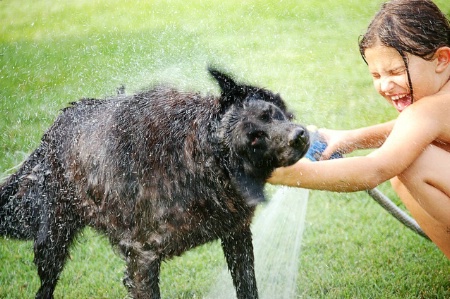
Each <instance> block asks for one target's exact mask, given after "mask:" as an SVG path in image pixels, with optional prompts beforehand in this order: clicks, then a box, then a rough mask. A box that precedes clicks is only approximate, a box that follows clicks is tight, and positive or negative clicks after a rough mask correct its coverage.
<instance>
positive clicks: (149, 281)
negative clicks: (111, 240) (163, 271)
mask: <svg viewBox="0 0 450 299" xmlns="http://www.w3.org/2000/svg"><path fill="white" fill-rule="evenodd" d="M120 245H121V246H120V247H121V249H122V251H123V252H124V253H125V255H126V261H127V271H126V274H127V277H126V278H125V279H124V283H125V285H126V286H127V287H128V291H129V293H130V295H131V297H132V298H135V299H159V298H160V297H161V295H160V291H159V274H160V268H161V259H160V258H159V257H158V256H157V255H156V254H155V253H154V251H152V250H145V249H144V248H143V247H142V246H141V245H139V244H138V243H134V244H133V245H132V246H130V244H127V245H128V246H124V243H121V244H120ZM125 247H126V248H125Z"/></svg>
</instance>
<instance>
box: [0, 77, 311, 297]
mask: <svg viewBox="0 0 450 299" xmlns="http://www.w3.org/2000/svg"><path fill="white" fill-rule="evenodd" d="M210 73H211V74H212V76H213V77H214V78H215V79H216V80H217V81H218V83H219V85H220V87H221V90H222V94H221V96H220V97H213V96H201V95H200V94H196V93H187V92H179V91H176V90H173V89H169V88H162V87H161V88H155V89H153V90H150V91H147V92H143V93H139V94H136V95H133V96H125V95H118V96H117V97H116V98H111V99H105V100H96V99H84V100H81V101H80V102H77V103H72V106H70V107H68V108H66V109H64V110H63V112H62V113H61V115H60V116H59V117H58V118H57V119H56V121H55V123H54V124H53V125H52V127H51V128H50V129H49V130H48V131H47V132H46V133H45V134H44V136H43V138H42V142H41V144H40V146H39V148H38V149H36V150H35V151H34V152H33V153H32V154H31V155H30V157H29V158H28V159H27V160H26V161H25V162H24V163H23V165H22V166H21V168H20V169H19V170H18V171H17V172H16V173H15V174H13V175H11V176H10V177H9V178H8V179H7V180H6V182H4V183H3V184H2V185H1V186H0V234H2V235H7V236H10V237H15V238H21V239H30V240H34V254H35V256H34V262H35V264H36V266H37V270H38V273H39V277H40V279H41V287H40V289H39V291H38V292H37V295H36V298H51V297H52V296H53V291H54V289H55V286H56V283H57V281H58V278H59V276H60V273H61V271H62V269H63V267H64V263H65V261H66V258H67V256H68V250H69V247H70V245H71V243H72V241H73V239H74V237H75V236H76V235H77V233H78V232H80V230H81V229H82V228H83V227H85V226H87V225H88V226H91V227H94V228H95V229H97V230H98V231H101V232H103V233H105V234H106V235H107V236H108V237H109V239H110V241H111V243H112V244H113V245H115V246H116V247H117V248H119V249H120V251H121V252H122V253H123V256H124V258H125V260H126V262H127V271H126V278H125V280H124V283H125V285H126V286H127V287H128V288H129V292H130V295H131V296H133V297H135V298H159V297H160V292H159V286H158V283H159V272H160V264H161V261H163V260H164V259H167V258H170V257H173V256H175V255H180V254H182V253H183V252H184V251H186V250H189V249H191V248H193V247H195V246H198V245H200V244H204V243H206V242H208V241H211V240H215V239H218V238H219V239H220V240H221V242H222V247H223V251H224V254H225V257H226V261H227V263H228V267H229V269H230V272H231V275H232V278H233V283H234V286H235V288H236V292H237V296H238V297H239V298H257V296H258V294H257V287H256V280H255V274H254V263H253V247H252V237H251V232H250V222H251V219H252V216H253V212H254V209H255V206H256V205H257V204H258V203H259V202H262V201H263V200H264V194H263V186H264V183H265V181H266V179H267V178H268V177H269V175H270V173H271V172H272V171H273V169H274V168H276V167H280V166H287V165H290V164H293V163H294V162H296V161H297V160H298V159H300V158H301V157H302V156H303V155H304V154H305V152H306V150H307V148H308V144H309V141H308V133H307V131H306V130H305V128H304V127H302V126H300V125H296V124H294V123H292V122H291V121H290V116H291V115H290V114H289V113H288V112H287V111H286V106H285V104H284V102H283V100H282V99H281V98H280V96H279V95H275V94H273V93H271V92H270V91H268V90H265V89H261V88H257V87H252V86H247V85H239V84H237V83H235V82H234V81H233V79H232V78H230V77H229V76H227V75H225V74H222V73H221V72H219V71H217V70H214V69H210Z"/></svg>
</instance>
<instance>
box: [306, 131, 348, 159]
mask: <svg viewBox="0 0 450 299" xmlns="http://www.w3.org/2000/svg"><path fill="white" fill-rule="evenodd" d="M310 133H311V135H310V136H311V137H310V138H311V145H310V147H309V149H308V152H307V153H306V155H305V157H306V158H307V159H309V160H311V161H313V162H316V161H319V160H320V157H321V156H322V153H323V151H324V150H325V149H326V148H327V145H328V144H327V143H326V142H325V140H323V138H321V136H320V134H319V132H318V131H315V132H310ZM342 157H343V156H342V154H341V153H339V152H334V153H333V154H332V155H331V157H330V159H339V158H342Z"/></svg>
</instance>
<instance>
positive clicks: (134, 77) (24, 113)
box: [0, 0, 450, 298]
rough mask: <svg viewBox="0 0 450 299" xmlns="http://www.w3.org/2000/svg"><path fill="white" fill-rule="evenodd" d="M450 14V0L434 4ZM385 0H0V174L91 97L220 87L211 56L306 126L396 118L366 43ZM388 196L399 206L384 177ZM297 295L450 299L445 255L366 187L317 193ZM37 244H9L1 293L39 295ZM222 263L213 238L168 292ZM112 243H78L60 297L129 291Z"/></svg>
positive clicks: (194, 291)
mask: <svg viewBox="0 0 450 299" xmlns="http://www.w3.org/2000/svg"><path fill="white" fill-rule="evenodd" d="M435 2H436V3H437V4H438V5H439V6H440V7H441V9H443V10H444V11H445V12H446V13H447V14H450V2H449V1H448V0H437V1H435ZM380 3H381V1H379V0H376V1H374V0H358V1H356V0H348V1H336V0H321V1H319V0H303V1H297V0H283V1H256V0H245V1H238V0H230V1H217V0H210V1H206V0H193V1H183V0H170V1H157V0H153V1H118V0H110V1H106V0H95V1H87V0H78V1H72V2H68V1H49V0H40V1H25V0H15V1H12V0H3V1H0V82H1V87H0V179H2V178H4V177H6V176H7V174H9V173H11V172H12V171H13V170H14V167H15V166H17V165H18V164H19V163H20V162H21V161H23V159H24V158H25V157H26V156H27V155H28V154H29V153H30V152H31V151H32V150H33V149H34V148H35V147H37V145H38V144H39V140H40V137H41V136H42V134H43V132H44V131H45V130H46V128H48V126H49V125H50V124H51V123H52V122H53V120H54V118H55V116H56V115H57V114H58V112H59V110H60V109H61V108H63V107H65V106H66V105H67V104H68V103H69V102H71V101H74V100H77V99H79V98H82V97H105V96H108V95H112V94H115V92H116V88H117V87H119V86H120V85H122V84H123V85H125V86H126V89H127V91H128V93H132V92H133V91H137V90H139V89H142V88H145V87H148V86H151V85H152V84H154V83H156V82H161V81H163V82H168V83H171V84H173V85H175V86H177V87H179V88H181V89H189V90H191V89H192V90H198V91H201V92H203V93H217V92H218V89H217V87H216V86H215V84H214V83H213V82H212V81H211V79H210V78H209V77H208V76H207V73H206V66H207V64H208V63H212V64H215V65H217V66H221V67H222V68H223V69H225V70H227V71H229V72H231V73H234V74H235V75H236V78H237V79H239V80H243V81H245V82H249V83H252V84H255V85H259V86H264V87H267V88H270V89H272V90H274V91H277V92H280V94H281V95H282V96H283V98H284V99H285V100H286V101H287V102H288V103H289V106H290V107H291V109H292V110H294V111H295V113H296V115H297V120H298V122H300V123H304V124H316V125H318V126H324V127H330V128H353V127H357V126H364V125H370V124H374V123H377V122H381V121H387V120H390V119H392V118H394V117H395V116H396V112H395V111H394V109H393V108H391V107H389V106H388V104H387V103H385V102H384V101H383V99H382V98H381V97H380V96H378V95H377V94H376V93H375V91H374V89H373V87H372V83H371V78H370V76H369V74H368V71H367V69H366V66H365V64H364V63H363V61H362V59H361V58H360V56H359V52H358V47H357V41H358V36H359V35H360V34H362V33H363V32H364V30H365V28H366V26H367V25H368V23H369V21H370V19H371V17H372V16H373V14H374V13H375V11H376V10H377V9H378V7H379V5H380ZM381 188H382V190H383V192H385V193H386V194H387V195H389V196H390V197H391V198H392V199H394V200H395V201H398V199H397V198H395V196H394V194H393V193H392V191H391V190H390V188H389V186H388V185H387V184H384V185H382V186H381ZM306 221H307V227H306V230H305V234H304V238H303V243H302V245H303V246H302V251H301V254H300V256H299V257H298V258H299V259H300V267H299V270H298V271H299V275H298V283H297V286H298V289H297V297H298V298H450V280H449V278H450V271H449V270H450V263H449V262H448V261H447V260H446V258H445V257H444V256H443V255H442V254H441V253H440V252H439V251H438V250H437V249H436V248H435V247H434V246H433V244H431V243H430V242H427V241H426V240H423V239H422V238H421V237H419V236H417V235H415V234H414V233H412V232H410V231H409V230H408V229H407V228H405V227H403V226H402V225H401V224H399V223H398V222H397V221H396V220H395V219H394V218H392V217H391V216H390V215H388V214H387V213H386V212H385V211H384V210H383V209H382V208H380V207H379V206H378V205H377V204H376V203H375V202H374V201H373V200H372V199H371V198H370V197H369V196H368V195H367V194H365V193H364V192H357V193H350V194H338V193H330V192H320V191H314V192H311V193H310V199H309V204H308V213H307V220H306ZM32 260H33V254H32V243H31V242H20V241H13V240H6V239H0V298H31V297H33V294H34V292H35V291H36V290H37V288H38V285H39V280H38V277H37V273H36V270H35V268H34V265H33V262H32ZM223 264H224V261H223V256H222V252H221V249H220V246H219V244H218V243H212V244H207V245H205V246H202V247H200V248H197V249H195V250H192V251H190V252H188V253H187V254H185V255H183V256H182V257H180V258H176V259H174V260H171V261H169V262H167V263H165V264H164V265H163V269H162V281H161V289H162V294H163V297H164V298H201V297H202V296H203V295H204V294H205V290H206V289H207V288H208V287H209V285H210V284H211V283H212V281H211V279H212V278H213V277H214V275H216V274H217V271H218V269H219V268H221V267H222V266H223ZM123 270H124V263H123V262H122V261H121V260H120V259H119V258H118V257H117V255H115V253H114V251H113V250H112V249H111V248H110V246H109V244H108V242H107V241H106V239H105V238H104V237H102V236H100V235H98V234H96V233H95V232H93V231H92V230H89V229H88V230H86V231H85V232H84V233H83V235H81V236H80V237H79V239H78V240H77V246H76V247H75V248H74V250H73V251H72V253H71V260H70V261H69V263H68V264H67V267H66V269H65V271H64V272H63V275H62V278H61V281H60V284H59V285H58V287H57V290H56V294H55V296H56V298H124V297H126V292H125V288H124V287H123V285H122V283H121V279H122V274H123Z"/></svg>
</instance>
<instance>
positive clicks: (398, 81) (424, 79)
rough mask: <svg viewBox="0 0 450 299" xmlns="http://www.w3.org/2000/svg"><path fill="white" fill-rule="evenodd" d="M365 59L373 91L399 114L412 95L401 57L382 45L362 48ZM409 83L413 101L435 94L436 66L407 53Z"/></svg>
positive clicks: (406, 105)
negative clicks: (412, 91)
mask: <svg viewBox="0 0 450 299" xmlns="http://www.w3.org/2000/svg"><path fill="white" fill-rule="evenodd" d="M364 54H365V58H366V61H367V64H368V66H369V71H370V73H371V74H372V78H373V84H374V86H375V89H376V90H377V91H378V93H380V95H382V96H383V97H384V98H385V99H386V100H388V101H389V102H390V103H392V105H393V106H394V107H395V108H396V109H397V111H399V112H402V111H403V110H404V109H405V108H406V107H408V106H409V105H411V104H412V95H411V92H410V88H409V84H408V74H407V71H406V66H405V63H404V61H403V59H402V56H401V55H400V54H399V53H398V52H397V50H396V49H394V48H391V47H386V46H380V45H377V46H374V47H371V48H368V49H366V51H365V53H364ZM407 58H408V64H409V73H410V76H411V84H412V85H413V87H414V101H418V100H420V99H421V98H423V97H424V96H427V95H431V94H434V93H436V92H437V91H438V90H439V88H437V89H436V84H435V81H436V77H435V76H436V72H435V67H436V63H435V61H434V60H431V61H427V60H425V59H423V58H421V57H418V56H414V55H410V54H408V56H407Z"/></svg>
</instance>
